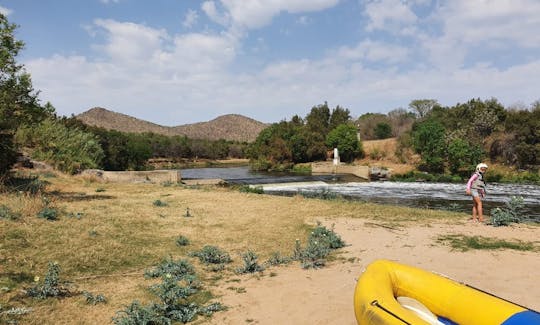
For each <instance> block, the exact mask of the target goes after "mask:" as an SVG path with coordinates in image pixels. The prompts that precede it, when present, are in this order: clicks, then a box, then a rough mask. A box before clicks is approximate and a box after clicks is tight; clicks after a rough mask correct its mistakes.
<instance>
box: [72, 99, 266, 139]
mask: <svg viewBox="0 0 540 325" xmlns="http://www.w3.org/2000/svg"><path fill="white" fill-rule="evenodd" d="M75 118H77V119H78V120H80V121H82V122H83V123H85V124H88V125H92V126H97V127H102V128H105V129H108V130H117V131H121V132H131V133H144V132H152V133H156V134H163V135H167V136H173V135H185V136H187V137H188V138H191V139H207V140H219V139H225V140H231V141H241V142H252V141H254V140H255V139H256V138H257V136H258V135H259V133H260V132H261V131H262V130H263V129H264V128H266V127H267V126H268V125H267V124H265V123H262V122H259V121H256V120H254V119H251V118H249V117H245V116H243V115H238V114H227V115H222V116H219V117H217V118H215V119H213V120H211V121H208V122H199V123H193V124H185V125H178V126H173V127H169V126H162V125H159V124H155V123H151V122H148V121H144V120H141V119H138V118H135V117H132V116H129V115H125V114H121V113H116V112H113V111H109V110H107V109H105V108H101V107H95V108H92V109H90V110H88V111H86V112H84V113H81V114H79V115H77V116H75Z"/></svg>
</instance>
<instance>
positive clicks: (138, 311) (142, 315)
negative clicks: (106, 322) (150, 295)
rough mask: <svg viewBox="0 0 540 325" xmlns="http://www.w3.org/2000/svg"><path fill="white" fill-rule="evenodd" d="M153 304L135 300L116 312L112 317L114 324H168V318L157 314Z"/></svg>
mask: <svg viewBox="0 0 540 325" xmlns="http://www.w3.org/2000/svg"><path fill="white" fill-rule="evenodd" d="M156 309H157V308H156V306H155V305H150V306H144V305H141V303H140V302H138V301H137V300H135V301H133V302H132V303H131V305H129V306H127V307H126V308H125V309H124V310H121V311H118V312H116V315H118V317H113V319H112V320H113V322H114V324H116V325H136V324H170V320H169V319H167V318H165V317H163V316H162V315H160V314H159V311H158V310H156Z"/></svg>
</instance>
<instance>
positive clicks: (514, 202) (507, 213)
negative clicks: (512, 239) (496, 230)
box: [491, 196, 526, 227]
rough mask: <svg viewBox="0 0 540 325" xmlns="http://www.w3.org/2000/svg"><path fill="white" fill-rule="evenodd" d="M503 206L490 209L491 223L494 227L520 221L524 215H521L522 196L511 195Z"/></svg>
mask: <svg viewBox="0 0 540 325" xmlns="http://www.w3.org/2000/svg"><path fill="white" fill-rule="evenodd" d="M505 205H506V206H505V207H503V208H495V209H492V210H491V224H492V225H494V226H495V227H498V226H507V225H509V224H510V223H512V222H521V221H522V220H523V219H525V218H526V217H524V216H522V215H521V210H522V209H523V197H521V196H512V197H511V198H510V201H507V202H506V203H505Z"/></svg>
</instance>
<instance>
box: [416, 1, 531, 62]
mask: <svg viewBox="0 0 540 325" xmlns="http://www.w3.org/2000/svg"><path fill="white" fill-rule="evenodd" d="M431 19H432V21H431V22H434V23H436V24H438V25H439V26H440V28H441V29H440V32H439V33H432V34H431V35H428V34H427V33H418V34H417V39H418V40H419V42H420V43H421V44H422V47H423V48H424V49H425V50H426V53H429V55H428V57H429V60H430V61H431V62H432V64H434V65H436V66H438V67H439V68H441V69H445V70H451V69H455V68H459V67H462V66H463V65H465V64H466V63H467V62H466V59H467V57H468V56H470V55H474V54H475V53H474V52H473V51H481V52H484V53H485V55H487V56H490V57H492V58H493V59H495V58H497V51H500V50H507V51H509V50H513V49H515V50H518V49H520V48H521V49H536V50H538V49H540V33H538V32H537V31H538V30H539V28H540V2H538V1H536V0H496V1H495V0H483V1H470V0H452V1H446V2H444V3H442V4H441V5H440V6H438V7H436V9H435V11H434V12H433V13H432V15H431ZM487 63H488V64H489V61H488V62H487Z"/></svg>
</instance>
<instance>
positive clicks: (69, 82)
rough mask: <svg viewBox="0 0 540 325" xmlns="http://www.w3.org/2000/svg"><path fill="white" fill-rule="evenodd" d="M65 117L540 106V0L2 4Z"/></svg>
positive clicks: (29, 0) (36, 75) (167, 122)
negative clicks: (417, 104) (426, 105)
mask: <svg viewBox="0 0 540 325" xmlns="http://www.w3.org/2000/svg"><path fill="white" fill-rule="evenodd" d="M0 12H1V13H3V14H4V15H6V16H7V17H8V20H9V21H10V22H11V23H15V24H17V25H19V28H18V29H17V30H16V34H15V35H16V37H17V39H19V40H22V41H24V42H25V44H26V45H25V48H24V50H23V51H22V52H21V53H20V54H19V56H18V57H17V62H18V63H21V64H23V65H24V66H25V69H26V71H27V72H28V73H29V74H30V75H31V77H32V83H33V86H34V89H36V90H39V99H40V101H41V103H42V104H44V103H46V102H50V103H51V104H52V105H53V106H54V107H55V108H56V112H57V113H58V114H59V115H65V116H70V115H72V114H75V115H76V114H79V113H82V112H84V111H86V110H88V109H90V108H93V107H103V108H106V109H108V110H111V111H115V112H118V113H123V114H127V115H130V116H133V117H136V118H140V119H144V120H147V121H150V122H153V123H157V124H160V125H164V126H176V125H182V124H189V123H195V122H204V121H209V120H212V119H214V118H216V117H219V116H221V115H225V114H241V115H244V116H246V117H250V118H253V119H255V120H258V121H261V122H265V123H274V122H279V121H281V120H290V119H291V118H292V117H293V116H294V115H298V116H300V117H305V116H306V115H307V114H308V113H309V112H310V110H311V108H312V107H314V106H317V105H321V104H324V103H325V102H327V103H328V105H329V107H330V108H331V109H333V108H335V107H336V106H338V105H339V106H340V107H342V108H346V109H349V111H350V112H351V115H352V116H353V117H355V118H356V117H359V116H361V115H362V114H365V113H383V114H385V113H388V112H389V111H391V110H394V109H397V108H405V109H407V108H408V105H409V103H410V102H411V101H412V100H415V99H436V100H437V101H438V102H439V103H440V104H441V105H444V106H454V105H456V104H458V103H463V102H466V101H468V100H470V99H473V98H480V99H482V100H487V99H491V98H496V99H497V100H499V102H500V103H501V104H503V105H504V106H505V107H516V106H517V107H530V105H531V104H532V103H533V102H535V101H537V100H539V99H540V0H376V1H375V0H207V1H202V0H201V1H195V0H152V1H146V0H76V1H74V0H42V1H35V0H0Z"/></svg>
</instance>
